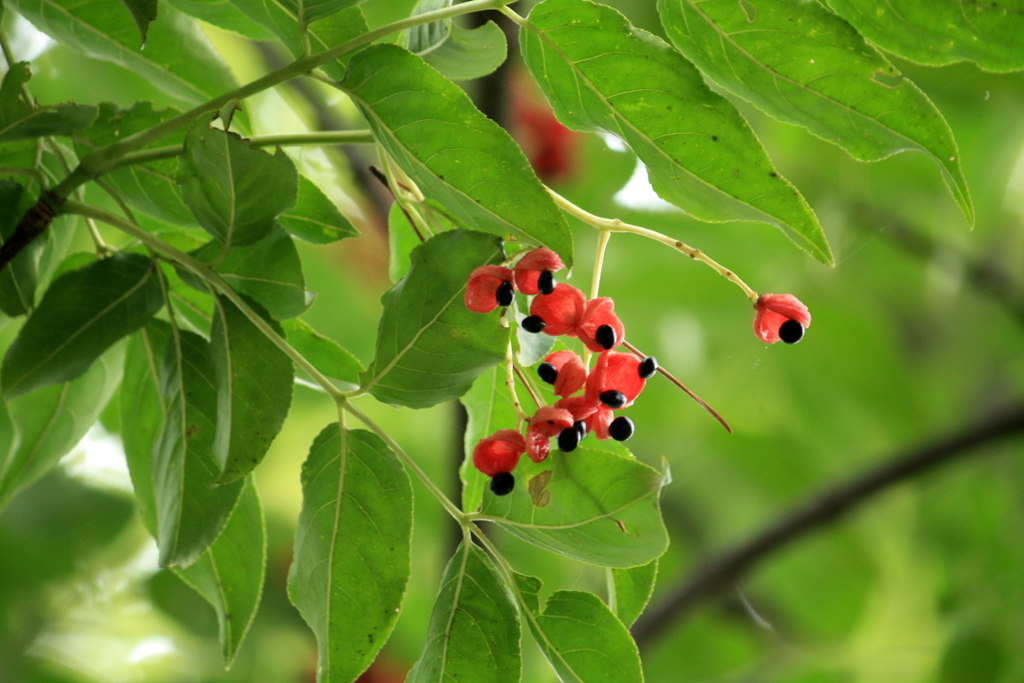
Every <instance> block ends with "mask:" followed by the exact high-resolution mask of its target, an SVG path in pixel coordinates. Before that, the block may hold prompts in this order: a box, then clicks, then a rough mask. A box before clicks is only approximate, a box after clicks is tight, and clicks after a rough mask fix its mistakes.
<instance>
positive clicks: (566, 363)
mask: <svg viewBox="0 0 1024 683" xmlns="http://www.w3.org/2000/svg"><path fill="white" fill-rule="evenodd" d="M544 366H550V367H551V368H553V369H554V371H555V372H554V380H553V381H551V382H549V384H553V385H554V389H555V393H556V394H557V395H559V396H563V397H565V396H572V395H573V394H575V393H576V392H577V391H579V390H580V389H582V388H583V384H584V383H585V382H586V381H587V368H586V367H585V366H584V365H583V359H582V358H580V357H579V356H577V355H576V354H575V353H573V352H572V351H555V352H554V353H549V354H548V355H547V357H546V358H545V359H544V363H542V364H541V366H540V367H541V368H543V367H544ZM545 373H546V374H548V371H547V370H546V369H545ZM548 376H551V375H550V374H548ZM542 379H544V378H543V377H542ZM545 381H546V380H545Z"/></svg>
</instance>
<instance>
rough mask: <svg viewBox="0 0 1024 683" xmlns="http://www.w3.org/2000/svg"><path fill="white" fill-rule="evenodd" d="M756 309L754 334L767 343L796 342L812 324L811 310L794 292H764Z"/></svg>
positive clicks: (755, 306) (758, 300)
mask: <svg viewBox="0 0 1024 683" xmlns="http://www.w3.org/2000/svg"><path fill="white" fill-rule="evenodd" d="M754 310H755V311H757V314H756V315H755V316H754V334H756V335H757V338H758V339H760V340H761V341H763V342H765V343H767V344H774V343H775V342H777V341H784V342H786V343H787V344H795V343H797V342H798V341H800V339H802V338H803V336H804V329H806V328H808V327H810V326H811V313H810V311H808V310H807V306H804V305H803V303H801V302H800V300H799V299H797V298H796V297H795V296H793V295H792V294H762V295H761V296H759V297H758V298H757V303H756V304H754Z"/></svg>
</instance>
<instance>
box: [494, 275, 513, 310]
mask: <svg viewBox="0 0 1024 683" xmlns="http://www.w3.org/2000/svg"><path fill="white" fill-rule="evenodd" d="M515 293H516V290H515V289H514V288H513V287H512V281H511V280H505V281H504V282H502V283H501V284H500V285H498V292H497V295H496V296H497V299H498V305H499V306H508V305H509V304H511V303H512V297H514V296H515Z"/></svg>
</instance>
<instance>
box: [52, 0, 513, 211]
mask: <svg viewBox="0 0 1024 683" xmlns="http://www.w3.org/2000/svg"><path fill="white" fill-rule="evenodd" d="M509 2H512V0H470V2H464V3H461V4H458V5H452V6H450V7H443V8H441V9H438V10H434V11H433V12H424V13H423V14H416V15H414V16H411V17H406V18H405V19H401V20H399V21H395V22H392V23H390V24H386V25H385V26H381V27H380V28H377V29H375V30H373V31H368V32H367V33H364V34H363V35H361V36H358V37H356V38H353V39H352V40H350V41H348V42H346V43H342V44H341V45H337V46H335V47H333V48H331V49H329V50H324V51H323V52H318V53H316V54H312V55H308V56H305V57H300V58H299V59H296V60H295V61H294V62H292V63H291V64H288V65H286V66H284V67H282V68H280V69H277V70H275V71H272V72H270V73H268V74H266V75H264V76H262V77H261V78H258V79H256V80H255V81H252V82H250V83H247V84H246V85H243V86H242V87H240V88H236V89H234V90H232V91H230V92H227V93H224V94H223V95H220V96H219V97H215V98H214V99H212V100H209V101H208V102H205V103H203V104H200V105H198V106H196V107H193V108H192V109H190V110H188V111H186V112H183V113H181V114H179V115H178V116H175V117H172V118H170V119H167V120H166V121H164V122H162V123H159V124H157V125H155V126H153V127H152V128H148V129H146V130H144V131H140V132H138V133H136V134H135V135H130V136H128V137H126V138H125V139H124V140H120V141H118V142H115V143H113V144H111V145H108V146H106V147H102V148H100V149H97V150H95V151H93V152H91V153H89V154H87V155H86V156H85V157H84V158H83V159H82V160H81V162H80V163H79V165H78V168H76V169H75V170H74V172H73V173H71V174H70V175H69V176H67V177H66V178H64V180H63V181H61V182H60V183H59V184H58V185H57V186H56V187H55V188H54V190H53V192H54V194H55V195H56V196H57V197H60V198H64V197H67V196H68V195H69V194H71V191H72V190H74V189H75V188H76V187H78V186H79V185H82V184H83V183H86V182H88V181H89V180H91V179H93V178H95V177H97V176H99V175H102V174H103V173H106V172H107V171H108V170H109V168H110V166H111V165H112V164H115V163H117V161H118V160H119V159H120V158H121V157H123V156H124V155H125V154H128V153H129V152H133V151H135V150H137V149H140V148H141V147H143V146H145V145H147V144H149V143H150V142H153V141H155V140H159V139H160V138H162V137H163V136H165V135H167V134H168V133H170V132H172V131H174V130H177V129H178V128H181V127H183V126H187V125H189V124H191V123H192V122H193V121H195V120H196V119H198V118H199V117H200V116H202V115H203V114H206V113H209V112H215V111H218V110H219V109H220V108H221V107H223V106H224V105H225V104H227V103H228V102H230V101H231V100H243V99H245V98H247V97H249V96H251V95H255V94H256V93H259V92H262V91H264V90H267V89H269V88H272V87H274V86H275V85H278V84H280V83H284V82H285V81H289V80H291V79H292V78H296V77H298V76H302V75H304V74H308V73H310V72H311V71H313V69H316V68H318V67H320V66H323V65H324V64H326V63H327V62H330V61H332V60H334V59H337V58H338V57H341V56H343V55H346V54H348V53H349V52H352V51H354V50H358V49H359V48H361V47H364V46H366V45H369V44H370V43H372V42H374V41H375V40H378V39H380V38H384V37H386V36H389V35H391V34H392V33H396V32H398V31H404V30H405V29H407V28H412V27H413V26H419V25H421V24H429V23H431V22H434V21H439V20H442V19H448V18H450V17H455V16H459V15H462V14H469V13H471V12H479V11H482V10H489V9H498V8H500V7H502V6H504V5H506V4H508V3H509Z"/></svg>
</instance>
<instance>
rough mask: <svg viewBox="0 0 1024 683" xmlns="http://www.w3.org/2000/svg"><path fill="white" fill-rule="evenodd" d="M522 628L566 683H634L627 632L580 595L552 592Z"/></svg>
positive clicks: (634, 654)
mask: <svg viewBox="0 0 1024 683" xmlns="http://www.w3.org/2000/svg"><path fill="white" fill-rule="evenodd" d="M527 622H528V623H529V624H530V630H531V631H532V632H533V637H534V640H536V641H537V644H538V645H539V646H540V649H541V651H542V652H543V653H544V656H545V657H547V660H548V661H549V662H550V663H551V666H552V668H554V670H555V671H556V672H557V673H558V677H559V678H560V679H561V680H562V681H565V682H566V683H568V682H570V681H573V682H575V681H578V682H580V683H591V682H593V683H640V682H641V681H643V679H644V676H643V671H642V670H641V668H640V653H639V652H638V651H637V649H636V643H634V642H633V639H632V638H631V637H630V635H629V631H627V630H626V627H625V626H623V625H622V622H621V621H619V620H618V619H617V618H616V617H615V615H614V614H612V613H611V611H609V609H608V607H606V606H605V604H604V603H603V602H601V600H600V599H599V598H598V597H597V596H596V595H594V594H593V593H587V592H585V591H556V592H555V593H554V594H552V596H551V597H550V598H549V599H548V602H547V605H545V607H544V612H543V613H541V614H539V615H536V616H533V615H531V616H530V617H529V618H528V619H527Z"/></svg>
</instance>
